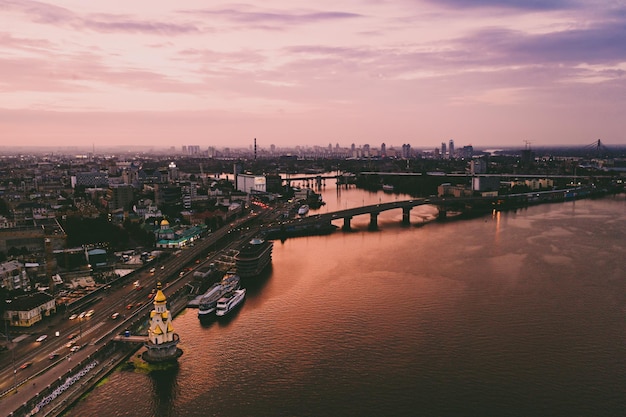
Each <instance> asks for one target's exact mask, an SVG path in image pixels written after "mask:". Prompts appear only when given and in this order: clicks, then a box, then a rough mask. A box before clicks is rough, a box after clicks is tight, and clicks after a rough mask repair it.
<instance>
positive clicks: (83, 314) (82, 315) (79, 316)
mask: <svg viewBox="0 0 626 417" xmlns="http://www.w3.org/2000/svg"><path fill="white" fill-rule="evenodd" d="M85 314H87V312H86V311H83V312H82V313H80V314H79V315H78V318H79V319H84V318H85Z"/></svg>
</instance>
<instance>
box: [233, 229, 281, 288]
mask: <svg viewBox="0 0 626 417" xmlns="http://www.w3.org/2000/svg"><path fill="white" fill-rule="evenodd" d="M273 247H274V242H272V241H271V240H265V239H261V238H254V239H252V240H250V241H249V242H248V243H247V244H245V245H244V246H243V247H242V248H241V250H240V251H239V253H238V254H237V256H235V266H236V268H237V275H239V276H240V277H241V278H242V279H244V278H250V277H255V276H257V275H259V274H260V273H261V272H262V271H263V270H264V269H265V268H266V267H267V266H268V265H269V264H270V263H271V262H272V249H273Z"/></svg>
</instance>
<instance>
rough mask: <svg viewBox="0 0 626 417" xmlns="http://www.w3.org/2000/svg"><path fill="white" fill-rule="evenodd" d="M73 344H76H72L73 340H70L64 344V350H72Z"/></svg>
mask: <svg viewBox="0 0 626 417" xmlns="http://www.w3.org/2000/svg"><path fill="white" fill-rule="evenodd" d="M75 343H76V342H74V341H73V340H70V341H69V342H67V343H66V344H65V347H66V348H68V349H71V348H72V346H74V344H75Z"/></svg>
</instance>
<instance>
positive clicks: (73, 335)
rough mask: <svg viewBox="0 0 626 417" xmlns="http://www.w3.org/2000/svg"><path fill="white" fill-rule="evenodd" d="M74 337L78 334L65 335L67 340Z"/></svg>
mask: <svg viewBox="0 0 626 417" xmlns="http://www.w3.org/2000/svg"><path fill="white" fill-rule="evenodd" d="M76 336H78V333H70V334H68V335H67V340H72V339H73V338H75V337H76Z"/></svg>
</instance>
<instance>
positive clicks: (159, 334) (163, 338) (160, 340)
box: [142, 282, 183, 363]
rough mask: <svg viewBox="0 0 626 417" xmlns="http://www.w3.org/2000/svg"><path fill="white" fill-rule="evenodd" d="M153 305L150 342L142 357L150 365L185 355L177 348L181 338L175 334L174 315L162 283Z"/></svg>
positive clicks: (146, 344)
mask: <svg viewBox="0 0 626 417" xmlns="http://www.w3.org/2000/svg"><path fill="white" fill-rule="evenodd" d="M153 304H154V310H152V311H151V312H150V329H148V341H147V342H146V343H145V345H144V346H145V347H146V348H147V350H146V351H145V352H144V353H143V356H142V357H143V359H144V360H145V361H146V362H150V363H154V362H167V361H172V360H175V359H176V358H178V357H179V356H180V355H182V354H183V351H182V350H181V349H179V348H178V347H177V346H176V345H178V343H179V342H180V338H179V336H178V334H177V333H174V327H173V326H172V315H171V313H170V311H169V310H168V309H167V297H165V294H163V291H162V290H161V283H160V282H159V283H158V284H157V292H156V294H155V296H154V301H153Z"/></svg>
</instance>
